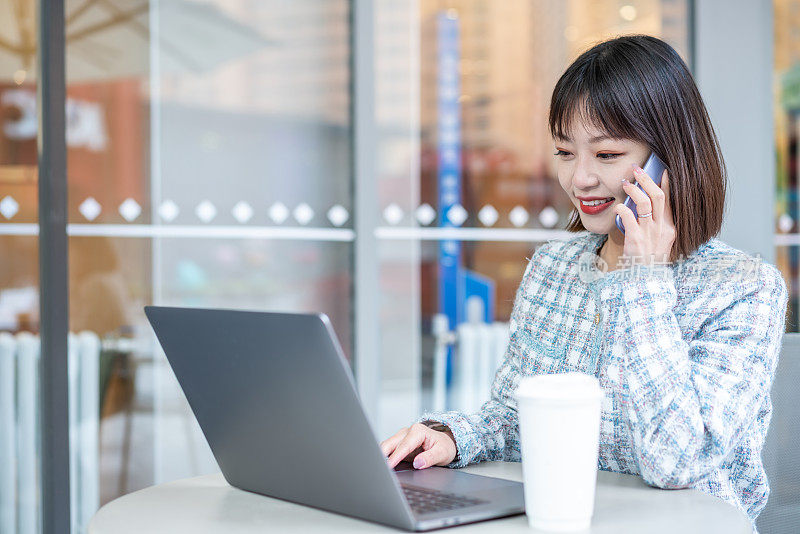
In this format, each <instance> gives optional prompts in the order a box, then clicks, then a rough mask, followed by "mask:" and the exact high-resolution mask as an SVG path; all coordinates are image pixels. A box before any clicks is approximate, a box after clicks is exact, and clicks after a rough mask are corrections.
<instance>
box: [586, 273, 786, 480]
mask: <svg viewBox="0 0 800 534" xmlns="http://www.w3.org/2000/svg"><path fill="white" fill-rule="evenodd" d="M728 259H730V258H728ZM748 259H749V260H752V263H751V267H750V269H751V270H752V272H751V273H749V274H748V273H745V274H742V269H741V266H742V265H745V264H743V263H742V264H739V266H738V267H737V266H735V265H734V266H733V268H727V269H726V268H716V269H711V270H708V269H707V270H705V271H703V272H700V273H697V274H696V276H697V278H696V280H695V281H696V284H693V285H692V286H691V287H692V288H693V290H694V291H695V296H694V298H690V299H687V300H686V301H685V302H682V309H681V313H683V314H695V315H700V317H699V319H700V322H701V323H702V326H701V328H700V330H699V332H698V333H697V334H696V335H695V336H694V338H693V339H691V340H684V339H683V337H682V335H681V330H680V328H679V325H678V320H677V318H676V315H675V313H674V311H673V308H674V306H675V304H676V301H677V295H676V288H675V284H674V273H673V271H672V269H670V268H669V267H663V266H661V267H660V266H651V267H642V268H640V270H639V272H638V273H637V275H636V276H630V274H631V272H630V271H631V269H630V268H629V269H622V270H620V271H619V272H618V271H612V272H611V273H608V275H607V277H608V281H607V284H608V285H607V286H606V288H605V289H604V291H603V292H602V293H601V295H602V296H601V302H602V305H603V306H604V309H607V310H608V312H609V313H612V314H613V313H617V314H620V315H619V316H618V317H617V320H616V321H614V322H615V324H616V325H617V327H616V330H615V331H614V332H613V342H612V347H611V354H612V358H615V359H616V360H617V364H618V369H619V375H620V376H619V380H620V383H621V388H622V403H623V410H624V413H626V415H627V417H628V418H629V420H630V423H631V429H632V434H633V442H634V449H635V456H636V459H637V460H638V463H639V469H640V473H641V475H642V478H643V479H644V480H645V482H647V483H648V484H650V485H652V486H657V487H660V488H682V487H689V486H692V485H694V483H695V482H697V481H698V480H700V479H702V478H703V477H705V476H706V475H708V474H709V473H711V472H712V471H714V470H715V469H716V468H718V467H719V466H720V465H721V464H722V462H723V461H724V460H725V458H726V457H727V456H728V455H729V454H730V453H731V451H732V450H733V449H734V448H735V447H736V445H737V443H738V442H739V441H740V439H741V438H742V436H743V434H744V433H745V432H746V431H747V430H748V428H749V427H750V426H751V425H752V424H753V423H754V421H755V420H756V417H757V414H758V410H759V408H760V407H761V406H762V404H763V403H764V401H765V398H766V397H767V396H768V395H769V391H770V387H771V384H772V379H773V376H774V373H775V368H776V365H777V359H778V353H779V351H780V347H781V342H782V338H783V332H784V328H785V314H786V303H787V298H788V295H787V290H786V284H785V283H784V281H783V278H782V276H781V274H780V272H779V271H778V270H777V269H776V268H775V267H774V266H772V265H769V264H766V263H761V262H760V261H756V260H755V259H753V258H748ZM753 264H755V267H754V268H753V267H752V265H753ZM609 275H610V276H609Z"/></svg>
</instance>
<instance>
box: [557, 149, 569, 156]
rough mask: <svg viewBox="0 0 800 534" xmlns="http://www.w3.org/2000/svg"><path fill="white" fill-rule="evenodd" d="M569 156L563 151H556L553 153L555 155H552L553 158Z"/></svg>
mask: <svg viewBox="0 0 800 534" xmlns="http://www.w3.org/2000/svg"><path fill="white" fill-rule="evenodd" d="M569 154H570V153H569V152H567V151H565V150H557V151H556V152H555V154H553V155H554V156H569Z"/></svg>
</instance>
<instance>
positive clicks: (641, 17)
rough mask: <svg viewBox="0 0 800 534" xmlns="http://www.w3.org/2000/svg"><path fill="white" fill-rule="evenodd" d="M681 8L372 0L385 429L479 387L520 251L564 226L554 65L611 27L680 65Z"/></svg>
mask: <svg viewBox="0 0 800 534" xmlns="http://www.w3.org/2000/svg"><path fill="white" fill-rule="evenodd" d="M688 9H689V7H688V2H686V1H685V0H682V1H658V0H656V1H637V2H616V1H614V2H611V1H601V2H583V1H577V0H575V1H569V2H560V1H544V0H539V1H530V0H514V1H505V2H488V1H482V0H420V1H419V2H418V3H417V5H416V6H415V7H414V6H411V5H410V4H408V3H407V2H389V1H387V2H380V3H379V4H378V8H377V10H378V17H377V24H378V29H377V31H376V32H375V35H376V56H377V60H376V63H377V64H378V65H380V67H379V68H378V71H377V76H378V79H377V80H376V85H377V88H378V89H377V95H376V100H377V103H378V104H377V105H378V109H379V110H381V109H383V110H385V112H384V114H383V115H380V114H379V115H380V116H381V117H382V118H383V119H384V122H385V124H383V125H382V126H384V128H383V130H382V131H383V132H384V134H383V135H382V136H381V137H380V138H379V139H378V141H377V144H378V153H379V155H380V156H381V157H380V158H379V166H380V174H379V176H378V179H379V199H378V202H379V209H380V212H379V213H380V216H379V218H380V225H379V227H378V228H377V229H376V232H377V235H378V237H379V239H380V243H381V244H380V268H381V273H382V277H381V284H382V285H381V296H382V299H381V306H382V307H381V314H380V318H381V336H382V340H383V343H382V352H381V361H382V367H381V369H382V385H381V393H382V396H381V410H380V412H379V413H380V421H379V424H378V431H379V434H380V437H381V438H385V437H387V436H389V435H391V434H392V433H394V432H395V431H397V429H398V428H399V427H400V426H403V425H407V424H409V423H410V422H412V421H413V420H414V419H415V418H416V417H417V416H419V415H420V413H421V411H422V410H426V409H431V408H438V409H441V408H445V407H447V408H454V409H465V410H472V409H477V408H478V407H479V406H480V404H482V402H484V401H485V400H488V396H489V393H488V390H489V384H490V382H491V380H492V378H493V376H494V372H495V371H496V369H497V366H498V364H499V361H500V358H501V356H502V351H503V350H504V349H505V342H506V341H505V337H504V336H505V335H507V334H506V332H507V322H508V320H509V316H510V313H511V306H512V304H513V298H514V294H515V292H516V289H517V287H518V286H519V283H520V281H521V277H522V273H523V271H524V269H525V267H526V265H527V259H528V258H530V256H531V254H532V253H533V251H534V250H535V248H536V247H537V246H538V244H540V243H542V242H544V241H546V240H548V239H551V238H556V237H562V236H564V235H566V232H565V231H564V230H563V228H564V227H565V226H566V222H567V216H568V214H569V212H570V209H571V205H570V203H569V201H568V199H567V198H566V195H564V194H563V191H562V190H561V188H560V186H559V184H558V182H557V180H556V177H555V161H554V158H553V155H552V152H553V150H552V148H553V147H552V142H551V140H550V136H549V133H548V130H547V113H548V108H549V99H550V94H551V92H552V89H553V87H554V85H555V83H556V81H557V79H558V77H559V76H560V75H561V73H562V72H563V71H564V69H565V68H566V67H567V65H568V64H569V63H570V62H571V61H572V60H573V59H574V58H575V57H577V56H578V55H579V54H580V53H581V52H582V51H584V50H585V49H586V48H589V47H590V46H591V45H592V44H594V43H595V42H598V41H601V40H605V39H608V38H611V37H614V36H617V35H621V34H631V33H647V34H650V35H655V36H658V37H660V38H662V39H664V40H666V41H667V42H669V43H670V44H671V45H673V46H674V47H675V48H676V50H678V52H679V53H680V54H681V55H682V56H683V58H684V59H685V60H686V61H687V62H688V61H689V55H688V52H689V39H688V28H689V12H688ZM414 10H417V12H416V13H414ZM409 35H410V36H412V37H411V38H409ZM417 36H418V37H417ZM403 58H406V59H405V60H403ZM408 58H410V60H409V59H408ZM417 58H419V64H417V63H416V61H417ZM390 110H391V111H393V113H391V112H390ZM390 126H391V127H390ZM489 325H494V326H492V327H490V326H489Z"/></svg>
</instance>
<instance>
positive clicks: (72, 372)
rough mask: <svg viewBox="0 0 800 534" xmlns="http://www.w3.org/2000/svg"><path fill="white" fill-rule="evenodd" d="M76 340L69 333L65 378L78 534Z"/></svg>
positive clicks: (73, 512) (73, 521) (71, 491)
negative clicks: (67, 381)
mask: <svg viewBox="0 0 800 534" xmlns="http://www.w3.org/2000/svg"><path fill="white" fill-rule="evenodd" d="M77 341H78V340H77V339H76V338H75V334H73V333H72V332H70V333H69V335H68V337H67V377H68V379H69V388H68V389H67V392H68V398H69V494H70V502H69V520H70V523H71V525H72V526H71V529H70V530H71V532H80V530H78V524H79V523H78V514H77V512H78V507H79V506H80V493H79V491H78V490H79V488H80V472H79V471H78V462H79V459H80V455H81V450H80V446H79V445H78V439H77V431H76V429H77V427H78V422H79V418H78V408H79V406H78V387H79V383H78V376H79V373H80V369H79V366H80V360H79V359H78V342H77Z"/></svg>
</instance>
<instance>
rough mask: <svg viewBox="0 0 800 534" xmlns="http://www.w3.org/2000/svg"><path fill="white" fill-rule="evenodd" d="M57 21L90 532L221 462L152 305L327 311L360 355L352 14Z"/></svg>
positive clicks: (181, 10)
mask: <svg viewBox="0 0 800 534" xmlns="http://www.w3.org/2000/svg"><path fill="white" fill-rule="evenodd" d="M66 12H67V28H66V34H67V84H68V87H67V92H68V95H67V96H68V101H67V113H68V125H67V142H68V182H69V184H68V185H69V213H68V216H69V223H70V224H69V234H70V242H69V246H70V251H69V252H70V326H71V331H72V332H74V333H75V334H77V335H78V336H79V339H81V340H83V342H84V344H85V345H87V346H91V348H92V349H93V352H91V353H89V354H82V355H77V356H76V355H72V360H71V365H72V366H73V369H74V370H75V372H76V373H78V374H79V376H80V377H82V378H81V380H80V381H78V382H76V383H75V384H74V387H73V389H74V390H75V392H74V395H75V396H77V397H78V398H80V399H82V402H85V404H86V405H87V406H89V405H93V406H94V414H95V417H94V420H93V421H91V422H90V424H88V425H84V426H83V427H82V430H81V431H79V432H78V433H77V434H73V436H72V446H73V448H74V449H75V450H76V451H78V453H79V454H81V455H82V456H81V458H82V462H81V464H80V466H79V469H80V471H79V476H77V477H73V488H74V495H73V500H74V502H75V505H74V508H73V514H74V515H75V517H76V518H77V519H74V521H77V525H79V526H81V528H83V526H85V525H86V522H87V521H88V519H89V518H91V516H92V515H93V514H94V512H95V511H96V510H97V508H98V507H99V506H101V505H103V504H105V503H106V502H108V501H110V500H112V499H114V498H116V497H118V496H120V495H122V494H125V493H129V492H131V491H134V490H137V489H140V488H143V487H146V486H149V485H152V484H154V483H159V482H163V481H167V480H173V479H176V478H181V477H186V476H193V475H198V474H203V473H210V472H215V471H217V470H218V467H217V465H216V462H215V461H214V458H213V456H212V455H211V452H210V450H209V448H208V445H207V444H206V442H205V439H204V438H203V435H202V433H201V432H200V429H199V427H198V425H197V423H196V421H195V419H194V417H193V416H192V413H191V410H190V409H189V406H188V404H187V403H186V400H185V398H184V397H183V394H182V392H181V389H180V387H179V385H178V384H177V382H176V380H175V377H174V375H173V374H172V371H171V369H170V367H169V365H168V363H167V361H166V359H165V358H164V356H163V354H162V353H161V351H160V348H159V345H158V343H157V342H156V340H155V337H154V336H153V334H152V330H151V328H150V326H149V324H148V322H147V320H146V318H145V316H144V313H143V307H144V306H145V305H148V304H156V305H170V306H187V307H215V308H237V309H250V310H279V311H305V312H325V313H327V314H328V315H329V317H330V318H331V321H332V323H333V326H334V328H335V329H336V332H337V334H338V336H339V338H340V340H341V343H342V345H343V348H344V351H345V353H346V355H347V356H348V358H352V324H351V315H352V304H351V296H350V295H351V293H352V283H353V281H352V268H351V263H352V262H351V255H352V248H353V247H352V243H353V240H354V234H353V230H352V220H353V214H352V209H353V207H352V194H351V183H352V182H351V173H352V172H351V164H350V157H351V156H350V152H351V131H350V111H349V108H350V101H349V91H350V67H349V61H350V50H349V42H350V23H349V16H350V15H349V4H348V2H346V1H338V0H337V1H333V2H324V3H320V2H315V1H312V0H304V1H299V2H289V3H287V2H263V1H261V0H242V1H237V2H230V1H224V0H211V1H187V2H162V1H158V0H150V1H147V0H142V1H138V2H96V3H95V2H89V3H86V2H82V1H72V0H68V1H67V6H66ZM34 154H35V150H34ZM33 161H34V162H35V159H34V160H33ZM29 239H30V238H29ZM4 267H5V266H4ZM82 373H85V374H82ZM94 374H97V375H98V377H99V380H97V381H96V384H95V385H92V384H90V383H89V381H88V379H87V380H86V381H83V378H84V377H90V376H93V375H94ZM81 406H83V404H81ZM87 413H88V411H87ZM98 414H99V418H98ZM86 417H88V415H87V416H86ZM98 437H99V441H98Z"/></svg>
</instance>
